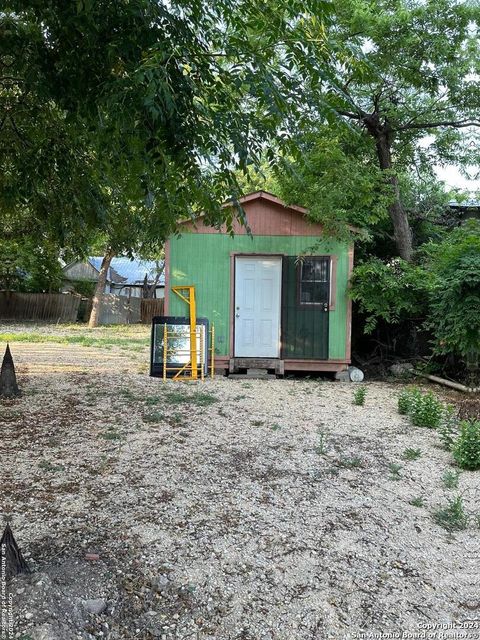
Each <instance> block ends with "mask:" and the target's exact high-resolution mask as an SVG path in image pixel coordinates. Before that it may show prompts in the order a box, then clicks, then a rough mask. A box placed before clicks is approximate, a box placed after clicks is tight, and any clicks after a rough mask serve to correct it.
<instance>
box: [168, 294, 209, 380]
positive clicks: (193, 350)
mask: <svg viewBox="0 0 480 640" xmlns="http://www.w3.org/2000/svg"><path fill="white" fill-rule="evenodd" d="M172 291H173V292H174V293H176V294H177V296H178V297H179V298H181V299H182V300H183V301H184V302H186V303H187V304H188V311H189V318H190V363H189V365H190V367H189V368H190V377H191V379H192V380H197V378H198V369H197V306H196V304H195V287H193V286H186V287H172ZM200 366H202V365H200ZM186 368H187V366H186V367H183V368H182V371H184V370H185V369H186ZM179 373H180V372H179ZM177 375H178V374H177ZM175 377H177V376H175Z"/></svg>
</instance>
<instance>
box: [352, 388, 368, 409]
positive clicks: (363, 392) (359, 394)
mask: <svg viewBox="0 0 480 640" xmlns="http://www.w3.org/2000/svg"><path fill="white" fill-rule="evenodd" d="M366 397H367V387H358V389H356V390H355V392H354V394H353V404H355V405H357V406H358V407H363V405H364V404H365V398H366Z"/></svg>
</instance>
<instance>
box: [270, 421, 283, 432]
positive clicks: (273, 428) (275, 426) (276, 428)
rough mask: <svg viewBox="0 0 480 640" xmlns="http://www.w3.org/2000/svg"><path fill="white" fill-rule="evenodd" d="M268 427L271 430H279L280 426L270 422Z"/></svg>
mask: <svg viewBox="0 0 480 640" xmlns="http://www.w3.org/2000/svg"><path fill="white" fill-rule="evenodd" d="M270 428H271V430H272V431H280V429H281V428H282V427H281V426H280V425H279V424H277V423H276V422H275V423H274V424H272V426H271V427H270Z"/></svg>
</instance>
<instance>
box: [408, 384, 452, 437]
mask: <svg viewBox="0 0 480 640" xmlns="http://www.w3.org/2000/svg"><path fill="white" fill-rule="evenodd" d="M443 413H444V407H443V405H442V403H441V402H440V401H439V400H438V398H436V396H435V395H434V394H433V393H432V392H431V391H429V392H428V393H424V394H423V395H420V396H418V397H415V398H414V399H413V400H412V405H411V408H410V418H411V420H412V424H414V425H415V426H416V427H427V428H428V429H437V428H438V427H439V426H440V421H441V419H442V416H443Z"/></svg>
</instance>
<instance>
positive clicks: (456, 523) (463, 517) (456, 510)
mask: <svg viewBox="0 0 480 640" xmlns="http://www.w3.org/2000/svg"><path fill="white" fill-rule="evenodd" d="M433 520H434V521H435V522H436V524H438V525H439V526H440V527H443V528H444V529H446V530H447V531H463V530H464V529H466V528H467V526H468V516H467V514H466V513H465V509H464V507H463V500H462V497H461V496H457V497H456V498H454V499H453V500H449V501H448V505H447V506H446V507H443V508H441V509H437V510H436V511H434V512H433Z"/></svg>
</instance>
